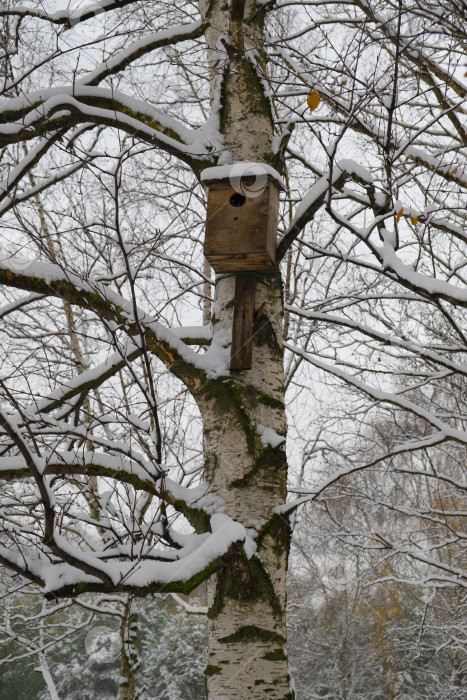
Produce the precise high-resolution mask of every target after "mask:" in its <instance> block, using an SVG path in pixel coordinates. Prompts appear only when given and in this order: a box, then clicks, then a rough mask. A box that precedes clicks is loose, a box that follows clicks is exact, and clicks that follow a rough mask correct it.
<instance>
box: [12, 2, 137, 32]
mask: <svg viewBox="0 0 467 700" xmlns="http://www.w3.org/2000/svg"><path fill="white" fill-rule="evenodd" d="M134 2H135V0H101V2H94V3H91V4H89V5H86V6H84V7H79V8H77V9H76V10H57V11H56V12H46V11H45V10H42V9H36V8H32V7H27V6H26V5H16V6H15V7H9V8H8V9H0V17H8V16H15V17H36V18H37V19H42V20H45V21H47V22H50V23H51V24H63V25H65V26H66V27H73V26H74V25H75V24H79V23H80V22H85V21H86V20H88V19H91V18H92V17H97V15H100V14H102V13H104V12H110V10H115V9H120V8H121V7H125V6H126V5H131V4H132V3H134Z"/></svg>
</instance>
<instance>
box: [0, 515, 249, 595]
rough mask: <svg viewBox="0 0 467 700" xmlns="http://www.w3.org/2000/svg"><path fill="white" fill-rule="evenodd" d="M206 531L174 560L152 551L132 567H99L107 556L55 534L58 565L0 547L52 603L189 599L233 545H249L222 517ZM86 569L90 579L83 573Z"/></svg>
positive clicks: (1, 556) (1, 557)
mask: <svg viewBox="0 0 467 700" xmlns="http://www.w3.org/2000/svg"><path fill="white" fill-rule="evenodd" d="M210 526H211V532H208V533H204V534H202V535H196V534H194V535H184V536H183V538H182V539H183V541H184V544H183V546H182V547H181V548H180V549H178V550H177V552H176V556H175V558H173V559H172V560H169V559H168V558H167V555H168V554H170V553H167V551H166V550H159V554H158V552H157V551H156V550H155V549H154V548H151V549H150V550H149V551H147V552H145V553H141V554H140V555H139V556H138V557H137V558H136V560H135V561H115V560H110V561H103V559H102V557H103V556H104V557H105V552H97V553H96V552H91V551H81V550H79V549H78V548H77V547H72V546H71V545H70V544H69V543H68V542H66V541H65V540H64V538H63V537H62V536H60V535H57V534H56V535H55V536H54V537H55V539H56V541H57V542H58V544H59V546H60V547H61V548H62V558H63V561H62V562H59V561H55V560H54V559H53V558H50V556H48V555H47V551H46V550H45V551H44V553H37V552H36V553H35V556H34V557H32V556H31V555H28V554H27V552H25V551H23V552H22V553H21V554H19V553H18V552H17V551H13V550H12V549H9V548H7V547H6V546H4V545H0V561H2V562H3V563H4V564H5V565H6V566H8V567H9V568H12V569H14V570H15V571H17V572H18V573H20V574H21V575H23V576H24V577H25V578H27V579H29V580H33V581H34V582H35V583H37V584H39V585H40V587H41V590H42V592H43V593H45V594H47V595H48V597H50V598H55V597H73V596H76V595H79V594H81V593H84V592H91V591H100V592H105V591H109V592H112V591H115V592H132V593H135V594H136V595H143V594H145V593H148V592H151V591H154V592H162V591H167V592H170V591H173V592H182V593H189V592H190V591H191V590H193V589H194V588H195V587H196V586H198V585H199V584H200V583H201V582H202V581H203V580H205V579H206V578H207V577H208V576H209V575H210V574H211V573H212V572H213V571H215V569H216V568H217V567H218V566H219V564H220V558H221V557H222V556H223V555H225V554H226V553H227V552H228V550H229V548H230V547H231V545H233V544H234V543H235V542H245V541H246V540H247V539H249V536H248V535H247V533H246V530H245V528H244V527H243V525H241V524H240V523H238V522H235V521H234V520H232V519H231V518H229V517H228V516H227V515H225V514H223V513H216V514H214V515H212V516H211V519H210ZM86 569H88V570H89V569H92V570H93V572H94V573H93V574H89V573H86ZM83 571H85V573H84V575H83Z"/></svg>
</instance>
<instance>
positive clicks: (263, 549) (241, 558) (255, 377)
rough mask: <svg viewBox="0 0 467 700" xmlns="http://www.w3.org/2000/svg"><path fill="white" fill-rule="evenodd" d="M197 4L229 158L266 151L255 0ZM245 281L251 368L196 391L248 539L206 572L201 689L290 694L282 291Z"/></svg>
mask: <svg viewBox="0 0 467 700" xmlns="http://www.w3.org/2000/svg"><path fill="white" fill-rule="evenodd" d="M256 9H257V8H256ZM201 10H202V13H203V15H204V17H207V16H209V20H210V22H211V27H210V29H209V30H208V32H207V42H208V49H209V50H210V52H211V54H210V55H211V68H212V71H213V73H212V81H213V99H215V90H216V89H217V90H220V94H221V99H222V103H221V105H220V124H221V129H222V132H223V137H224V143H225V145H226V147H227V148H228V151H229V155H230V161H231V162H235V161H256V162H268V160H270V158H269V159H268V156H270V150H271V141H272V135H273V127H272V119H271V114H270V109H269V102H268V100H267V97H266V95H265V94H264V87H263V82H262V80H261V79H260V76H259V75H258V72H257V65H256V63H255V62H252V61H250V60H249V59H248V58H247V56H246V55H245V51H246V50H247V49H249V48H251V47H253V46H254V47H255V49H256V50H257V51H259V52H260V50H261V29H262V28H261V22H256V21H255V22H249V23H246V22H245V20H246V19H248V18H251V17H252V16H253V14H254V12H255V3H253V2H237V1H235V0H233V2H232V3H230V4H228V3H224V2H219V1H218V0H214V1H213V2H201ZM222 48H223V51H224V55H223V56H222V50H221V49H222ZM221 71H223V73H222V75H221V74H220V72H221ZM220 81H221V85H220V84H219V82H220ZM256 280H257V281H256V302H255V309H256V319H255V337H254V350H253V364H252V369H251V370H246V371H240V372H235V373H234V372H232V374H231V377H230V378H229V379H225V378H223V379H219V380H211V381H208V382H207V383H206V385H205V387H203V388H202V390H201V391H200V394H199V396H198V397H197V400H198V404H199V406H200V409H201V413H202V416H203V421H204V436H205V456H206V472H207V477H208V479H209V481H210V483H211V485H212V489H213V490H214V491H215V492H216V493H218V494H219V495H221V496H222V498H223V499H224V501H225V504H226V512H227V513H228V515H229V516H231V517H232V518H234V519H235V520H237V521H239V522H241V523H242V524H244V525H245V526H246V527H248V528H251V533H252V536H253V538H254V539H255V540H256V543H257V547H258V549H257V552H256V554H254V555H253V556H251V557H250V558H248V557H247V556H246V554H245V552H244V551H243V549H242V547H241V546H239V547H236V548H233V549H232V550H231V551H230V553H229V554H228V555H227V556H226V557H224V560H223V567H222V568H221V571H220V572H219V573H218V574H217V575H216V576H215V577H214V578H212V579H211V580H210V582H209V596H210V611H209V614H208V615H209V618H210V641H209V650H208V665H207V668H206V678H207V689H208V698H209V700H227V699H228V700H247V698H255V700H261V699H263V698H264V699H266V698H268V699H269V700H288V699H292V698H293V693H292V692H291V691H290V680H289V676H288V668H287V657H286V652H285V644H286V626H285V602H286V601H285V598H286V591H285V576H286V566H287V555H288V544H289V524H288V522H287V521H285V520H283V519H282V518H280V517H279V516H276V515H275V514H274V512H273V508H274V506H277V505H279V504H280V503H283V502H284V500H285V498H286V475H287V469H286V467H287V464H286V454H285V433H286V418H285V407H284V381H283V352H282V321H283V300H282V289H281V280H280V275H279V273H278V272H277V273H273V274H265V275H257V276H256ZM234 296H235V276H222V275H221V276H218V278H217V284H216V301H215V304H214V310H213V315H214V317H215V319H214V339H216V337H219V338H221V339H222V340H223V341H224V342H225V341H226V339H228V337H229V332H230V329H231V328H232V319H233V303H234ZM263 426H264V427H266V428H269V429H271V430H272V431H274V432H273V433H270V435H276V436H283V439H281V438H280V437H279V438H277V437H276V439H272V442H273V443H274V444H273V445H270V444H267V442H266V440H265V439H264V436H263V440H262V439H261V437H262V432H263ZM263 443H264V444H263Z"/></svg>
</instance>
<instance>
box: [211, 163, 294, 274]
mask: <svg viewBox="0 0 467 700" xmlns="http://www.w3.org/2000/svg"><path fill="white" fill-rule="evenodd" d="M248 165H250V166H251V165H256V167H257V168H259V174H258V170H257V171H256V173H255V174H253V175H252V174H251V171H252V168H251V167H250V168H248ZM239 167H240V174H238V168H239ZM234 168H237V170H236V171H235V170H234ZM217 173H218V176H217V177H214V176H215V175H216V174H217ZM232 173H234V174H233V175H232ZM235 173H237V174H235ZM242 173H245V174H244V175H243V174H242ZM203 175H204V177H203V182H204V184H205V185H206V187H207V195H208V207H207V217H206V232H205V242H204V255H205V256H206V258H207V259H208V261H209V262H210V264H211V266H212V267H213V268H214V270H215V271H216V272H217V273H225V272H243V271H248V270H255V271H259V272H267V271H272V270H274V268H275V266H276V245H277V221H278V211H279V188H280V187H282V185H281V182H280V179H279V175H278V174H277V173H276V171H275V170H273V168H268V167H267V166H263V165H262V164H243V163H242V164H240V163H238V164H236V165H234V166H231V167H230V169H229V167H227V168H226V167H220V168H209V169H208V170H205V171H204V173H203Z"/></svg>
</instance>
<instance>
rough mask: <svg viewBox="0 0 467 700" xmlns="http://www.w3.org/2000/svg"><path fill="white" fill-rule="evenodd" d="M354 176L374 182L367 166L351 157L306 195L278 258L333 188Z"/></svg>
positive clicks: (333, 169)
mask: <svg viewBox="0 0 467 700" xmlns="http://www.w3.org/2000/svg"><path fill="white" fill-rule="evenodd" d="M350 178H353V179H355V180H357V181H358V182H361V181H363V182H364V183H366V184H369V183H372V182H373V177H372V176H371V174H370V173H369V172H368V170H367V169H366V168H364V167H363V166H361V165H359V164H358V163H355V161H353V160H350V159H344V160H340V161H339V163H337V164H336V165H334V166H333V167H332V170H331V172H330V173H329V174H328V175H323V177H321V178H320V179H319V180H318V182H316V183H315V184H314V185H313V186H312V187H311V188H310V189H309V190H308V192H307V193H306V194H305V195H304V197H303V198H302V200H301V202H300V204H299V205H298V207H297V210H296V212H295V214H294V217H293V219H292V223H291V224H290V226H289V227H288V229H287V231H286V232H285V233H284V235H283V236H282V238H281V240H280V241H279V244H278V247H277V259H278V260H282V258H283V257H284V255H285V254H286V252H287V250H288V249H289V247H290V246H291V244H292V243H293V241H294V240H295V239H296V238H297V236H299V235H300V233H301V232H302V231H303V229H304V228H305V226H306V224H308V223H309V222H310V221H312V219H313V217H314V215H315V214H316V212H317V211H318V209H320V208H321V207H322V206H323V204H324V203H325V201H326V197H330V196H331V195H332V193H333V189H336V190H338V189H341V188H342V187H343V185H344V184H345V182H346V181H347V180H348V179H350Z"/></svg>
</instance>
